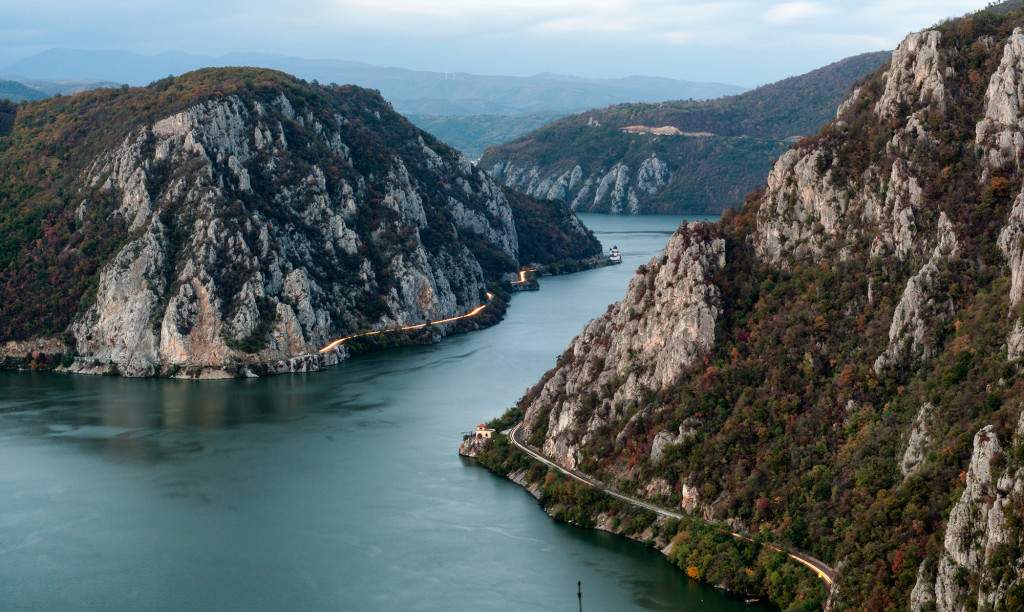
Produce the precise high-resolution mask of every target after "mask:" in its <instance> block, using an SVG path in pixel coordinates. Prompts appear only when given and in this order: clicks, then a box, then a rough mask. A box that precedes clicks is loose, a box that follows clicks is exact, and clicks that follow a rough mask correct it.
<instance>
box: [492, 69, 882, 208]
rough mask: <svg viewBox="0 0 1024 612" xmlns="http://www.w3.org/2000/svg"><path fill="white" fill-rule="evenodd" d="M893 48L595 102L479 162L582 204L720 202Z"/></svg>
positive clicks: (544, 193) (754, 182)
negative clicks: (804, 68) (671, 95)
mask: <svg viewBox="0 0 1024 612" xmlns="http://www.w3.org/2000/svg"><path fill="white" fill-rule="evenodd" d="M888 56H889V54H888V53H887V52H878V53H867V54H863V55H858V56H856V57H851V58H848V59H845V60H842V61H840V62H836V63H834V64H831V65H829V66H825V67H824V68H820V69H818V70H814V71H812V72H809V73H807V74H804V75H800V76H796V77H792V78H789V79H785V80H783V81H779V82H777V83H772V84H770V85H764V86H762V87H759V88H757V89H755V90H752V91H749V92H746V93H744V94H740V95H738V96H730V97H726V98H721V99H717V100H710V101H704V102H697V101H689V100H685V101H676V102H665V103H661V104H619V105H615V106H611V107H608V108H603V109H597V110H591V111H587V112H584V113H581V114H578V115H573V116H571V117H566V118H564V119H561V120H559V121H556V122H554V123H552V124H551V125H548V126H545V127H543V128H540V129H539V130H537V131H536V132H533V133H531V134H528V135H526V136H523V137H522V138H519V139H517V140H515V141H513V142H510V143H507V144H505V145H502V146H500V147H495V148H493V149H490V150H488V151H486V152H485V153H484V155H483V157H482V158H481V160H480V164H481V166H482V167H484V168H485V169H487V170H488V172H490V173H491V174H492V175H493V176H495V177H496V178H498V179H499V180H501V181H502V182H503V183H504V184H506V185H508V186H511V187H515V188H517V189H521V190H524V191H526V192H528V193H530V194H533V195H535V196H538V197H546V198H553V199H560V200H564V201H567V202H571V203H572V205H573V207H574V208H575V209H577V210H586V211H602V212H629V213H669V212H671V213H683V212H689V213H703V212H720V211H722V210H724V209H725V208H727V207H729V206H734V205H737V204H739V203H740V202H742V199H743V195H744V194H745V193H747V192H749V191H750V190H752V189H754V188H756V187H757V186H758V185H760V184H761V183H762V182H763V181H764V177H765V175H766V174H767V172H768V170H769V169H770V168H771V163H772V162H773V161H774V160H775V159H776V158H777V157H778V156H779V155H780V154H781V153H782V152H783V151H785V150H786V148H787V147H788V146H789V144H791V143H789V142H786V139H788V138H791V137H793V138H796V137H800V136H804V135H807V134H811V133H813V132H815V131H816V130H817V128H818V127H819V126H820V125H822V124H823V123H825V122H826V121H828V120H829V119H831V118H833V117H834V116H835V109H836V106H837V105H838V104H839V101H840V100H841V99H842V97H843V95H844V94H845V93H846V92H847V91H848V90H849V88H850V86H851V85H852V84H853V83H854V82H855V81H857V80H858V79H860V78H862V77H863V76H864V75H866V74H867V73H869V72H872V71H873V70H876V69H877V68H878V67H879V66H881V65H882V63H883V62H884V61H885V60H886V59H887V58H888ZM630 127H632V128H634V129H633V130H632V131H630V132H627V131H624V128H630ZM651 128H654V129H656V131H653V132H652V131H651ZM659 132H660V133H659Z"/></svg>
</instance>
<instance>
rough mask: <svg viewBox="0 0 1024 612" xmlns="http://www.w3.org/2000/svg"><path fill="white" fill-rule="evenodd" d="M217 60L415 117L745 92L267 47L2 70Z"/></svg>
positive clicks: (69, 73) (138, 75)
mask: <svg viewBox="0 0 1024 612" xmlns="http://www.w3.org/2000/svg"><path fill="white" fill-rule="evenodd" d="M217 66H252V67H260V68H272V69H275V70H282V71H284V72H287V73H289V74H293V75H295V76H297V77H299V78H302V79H306V80H309V81H313V80H317V81H320V82H324V83H331V82H334V83H339V84H354V85H359V86H361V87H368V88H372V89H377V90H379V91H380V92H381V95H383V96H384V97H385V98H386V99H387V100H388V101H390V102H391V104H392V106H394V108H395V110H397V111H399V112H400V113H403V114H420V115H475V114H502V115H510V114H519V113H536V112H551V111H561V112H574V111H580V110H584V109H588V108H599V107H604V106H608V105H609V104H618V103H621V102H660V101H663V100H679V99H688V98H693V99H698V98H703V99H707V98H717V97H720V96H724V95H730V94H737V93H741V92H743V91H745V88H743V87H739V86H736V85H725V84H722V83H695V82H691V81H683V80H675V79H666V78H658V77H645V76H631V77H626V78H620V79H588V78H581V77H574V76H565V75H557V74H550V73H544V74H537V75H534V76H530V77H515V76H481V75H474V74H467V73H463V72H457V73H444V72H427V71H417V70H407V69H404V68H384V67H379V66H372V65H370V64H365V63H361V62H351V61H345V60H338V59H303V58H300V57H289V56H284V55H275V54H267V53H229V54H227V55H222V56H219V57H213V56H202V55H190V54H187V53H181V52H166V53H160V54H158V55H141V54H138V53H132V52H129V51H84V50H78V49H50V50H48V51H44V52H42V53H39V54H37V55H33V56H31V57H27V58H24V59H22V60H19V61H17V62H14V63H13V64H10V65H9V66H5V67H3V68H0V74H9V75H24V76H25V77H30V78H34V79H82V78H88V79H98V80H103V81H112V82H116V83H127V84H129V85H146V84H148V83H151V82H153V81H156V80H157V79H161V78H163V77H166V76H168V75H179V74H183V73H185V72H188V71H190V70H195V69H198V68H204V67H217ZM4 78H9V77H4ZM15 80H19V81H21V80H23V79H15Z"/></svg>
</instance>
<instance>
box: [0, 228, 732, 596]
mask: <svg viewBox="0 0 1024 612" xmlns="http://www.w3.org/2000/svg"><path fill="white" fill-rule="evenodd" d="M581 217H582V218H583V219H584V222H585V223H586V224H587V225H588V226H590V227H591V228H593V229H594V230H595V232H596V233H597V234H598V237H599V238H600V239H601V241H602V243H603V244H604V245H605V248H606V249H607V248H609V247H611V246H613V245H618V247H619V249H620V250H621V251H622V255H623V259H624V261H625V263H624V264H623V265H621V266H614V267H608V268H603V269H600V270H592V271H588V272H583V273H580V274H573V275H567V276H560V277H552V278H544V279H541V290H540V291H539V292H532V293H520V294H516V295H515V296H514V297H513V299H512V302H511V306H510V308H509V310H508V312H507V315H506V318H505V320H504V321H503V322H502V323H500V324H499V325H497V326H495V327H491V328H489V329H485V330H480V331H477V332H472V333H469V334H462V335H458V336H453V337H449V338H446V339H445V340H443V341H442V342H441V343H439V344H436V345H432V346H420V347H412V348H406V349H399V350H393V351H388V352H383V353H376V354H372V355H367V356H362V357H357V358H354V359H351V360H348V361H347V362H345V363H343V364H341V365H339V366H337V367H334V368H331V369H328V370H326V371H323V372H319V373H314V374H294V375H284V376H276V377H269V378H262V379H256V380H234V381H209V382H194V381H174V380H137V379H136V380H128V379H119V378H106V377H85V376H70V375H61V374H47V373H28V372H25V373H18V372H4V373H0V609H3V610H12V609H13V610H23V609H24V610H421V609H427V610H576V609H577V605H578V604H577V597H576V583H577V581H581V582H582V589H583V609H584V610H631V609H641V610H701V611H702V612H712V611H717V610H741V609H743V610H748V609H749V607H747V606H745V605H744V604H743V603H742V602H739V601H736V600H735V599H730V598H729V597H728V596H727V595H725V594H724V593H722V592H721V591H718V590H716V589H714V588H711V587H708V586H705V585H701V584H698V583H696V582H694V581H692V580H690V579H688V578H687V577H686V576H685V575H684V574H683V572H681V571H679V570H678V569H676V568H675V567H673V566H672V565H671V564H670V563H668V562H667V561H666V560H665V559H664V557H663V556H662V555H661V554H660V553H658V552H657V551H655V550H652V549H648V548H646V547H644V546H642V545H641V544H638V543H635V542H631V541H628V540H625V539H623V538H618V537H615V536H612V535H609V534H606V533H602V532H597V531H591V530H586V529H580V528H576V527H572V526H569V525H564V524H559V523H556V522H555V521H554V520H552V519H551V518H549V517H548V516H547V515H546V514H545V513H544V512H543V511H542V510H541V509H540V507H539V505H538V504H537V502H536V501H535V500H534V499H533V498H532V497H531V496H530V495H529V494H528V493H526V491H524V490H523V489H521V488H520V487H518V486H516V485H514V484H512V483H511V482H509V481H507V480H505V479H504V478H500V477H498V476H495V475H493V474H491V473H489V472H487V471H486V470H484V469H483V468H480V467H479V466H477V465H475V464H474V463H472V462H470V461H468V460H465V459H463V458H460V457H459V456H458V454H457V450H458V446H459V443H460V441H461V438H462V435H461V432H462V431H467V430H471V429H473V428H474V427H475V426H476V425H477V424H478V423H482V422H484V421H487V420H490V419H491V418H492V417H494V416H497V415H499V414H501V413H502V412H503V411H504V410H505V409H506V408H508V407H510V406H512V405H514V403H515V402H516V400H517V399H518V398H519V397H520V396H521V395H522V394H523V392H524V390H525V389H526V388H527V387H528V386H530V385H532V384H533V383H535V382H536V381H537V380H538V379H539V378H540V376H541V374H543V372H544V371H545V370H547V369H549V368H551V367H553V366H554V364H555V359H556V357H557V356H558V354H559V353H561V351H562V350H564V349H565V347H566V346H568V343H569V341H570V340H571V339H572V337H573V336H574V335H576V334H577V333H578V332H580V331H581V330H582V329H583V327H584V325H585V324H586V323H587V322H588V321H589V320H590V319H592V318H594V317H597V316H599V315H600V314H601V313H603V312H604V311H605V309H606V307H607V305H608V304H609V303H611V302H614V301H616V300H618V299H620V298H621V297H622V296H623V295H624V294H625V290H626V286H627V284H628V282H629V279H630V278H631V276H632V272H633V270H634V269H635V268H636V266H638V265H639V264H641V263H646V262H647V261H648V260H649V259H650V258H651V257H652V256H656V255H658V254H659V253H660V251H661V249H662V248H663V247H664V245H665V243H666V241H667V239H668V237H669V235H670V234H671V233H672V231H674V230H675V228H676V227H677V226H678V224H679V222H680V221H681V220H683V217H627V216H602V215H581Z"/></svg>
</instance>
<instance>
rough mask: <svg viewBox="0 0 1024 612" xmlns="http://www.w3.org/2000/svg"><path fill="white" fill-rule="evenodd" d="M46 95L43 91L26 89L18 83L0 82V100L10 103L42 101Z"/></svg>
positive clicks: (25, 86)
mask: <svg viewBox="0 0 1024 612" xmlns="http://www.w3.org/2000/svg"><path fill="white" fill-rule="evenodd" d="M47 95H48V94H46V93H45V92H43V91H40V90H38V89H35V88H32V87H28V86H27V85H25V84H24V83H19V82H18V81H7V80H0V100H10V101H12V102H22V101H24V100H42V99H43V98H45V97H46V96H47Z"/></svg>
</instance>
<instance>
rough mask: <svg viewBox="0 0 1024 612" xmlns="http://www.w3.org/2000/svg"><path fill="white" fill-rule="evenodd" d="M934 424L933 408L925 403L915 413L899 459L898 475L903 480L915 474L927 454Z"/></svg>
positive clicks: (929, 403)
mask: <svg viewBox="0 0 1024 612" xmlns="http://www.w3.org/2000/svg"><path fill="white" fill-rule="evenodd" d="M934 422H935V407H934V406H932V404H931V402H925V403H924V404H922V405H921V409H920V410H918V411H917V416H915V417H914V422H913V424H911V426H910V433H909V434H908V435H907V448H906V449H905V450H904V451H903V457H902V458H901V459H900V473H902V474H903V476H904V478H905V477H907V476H909V475H911V474H913V473H915V472H917V470H918V469H919V468H920V467H921V463H922V462H923V461H924V459H925V456H926V455H927V454H928V447H929V445H930V444H931V428H932V426H933V425H934Z"/></svg>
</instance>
